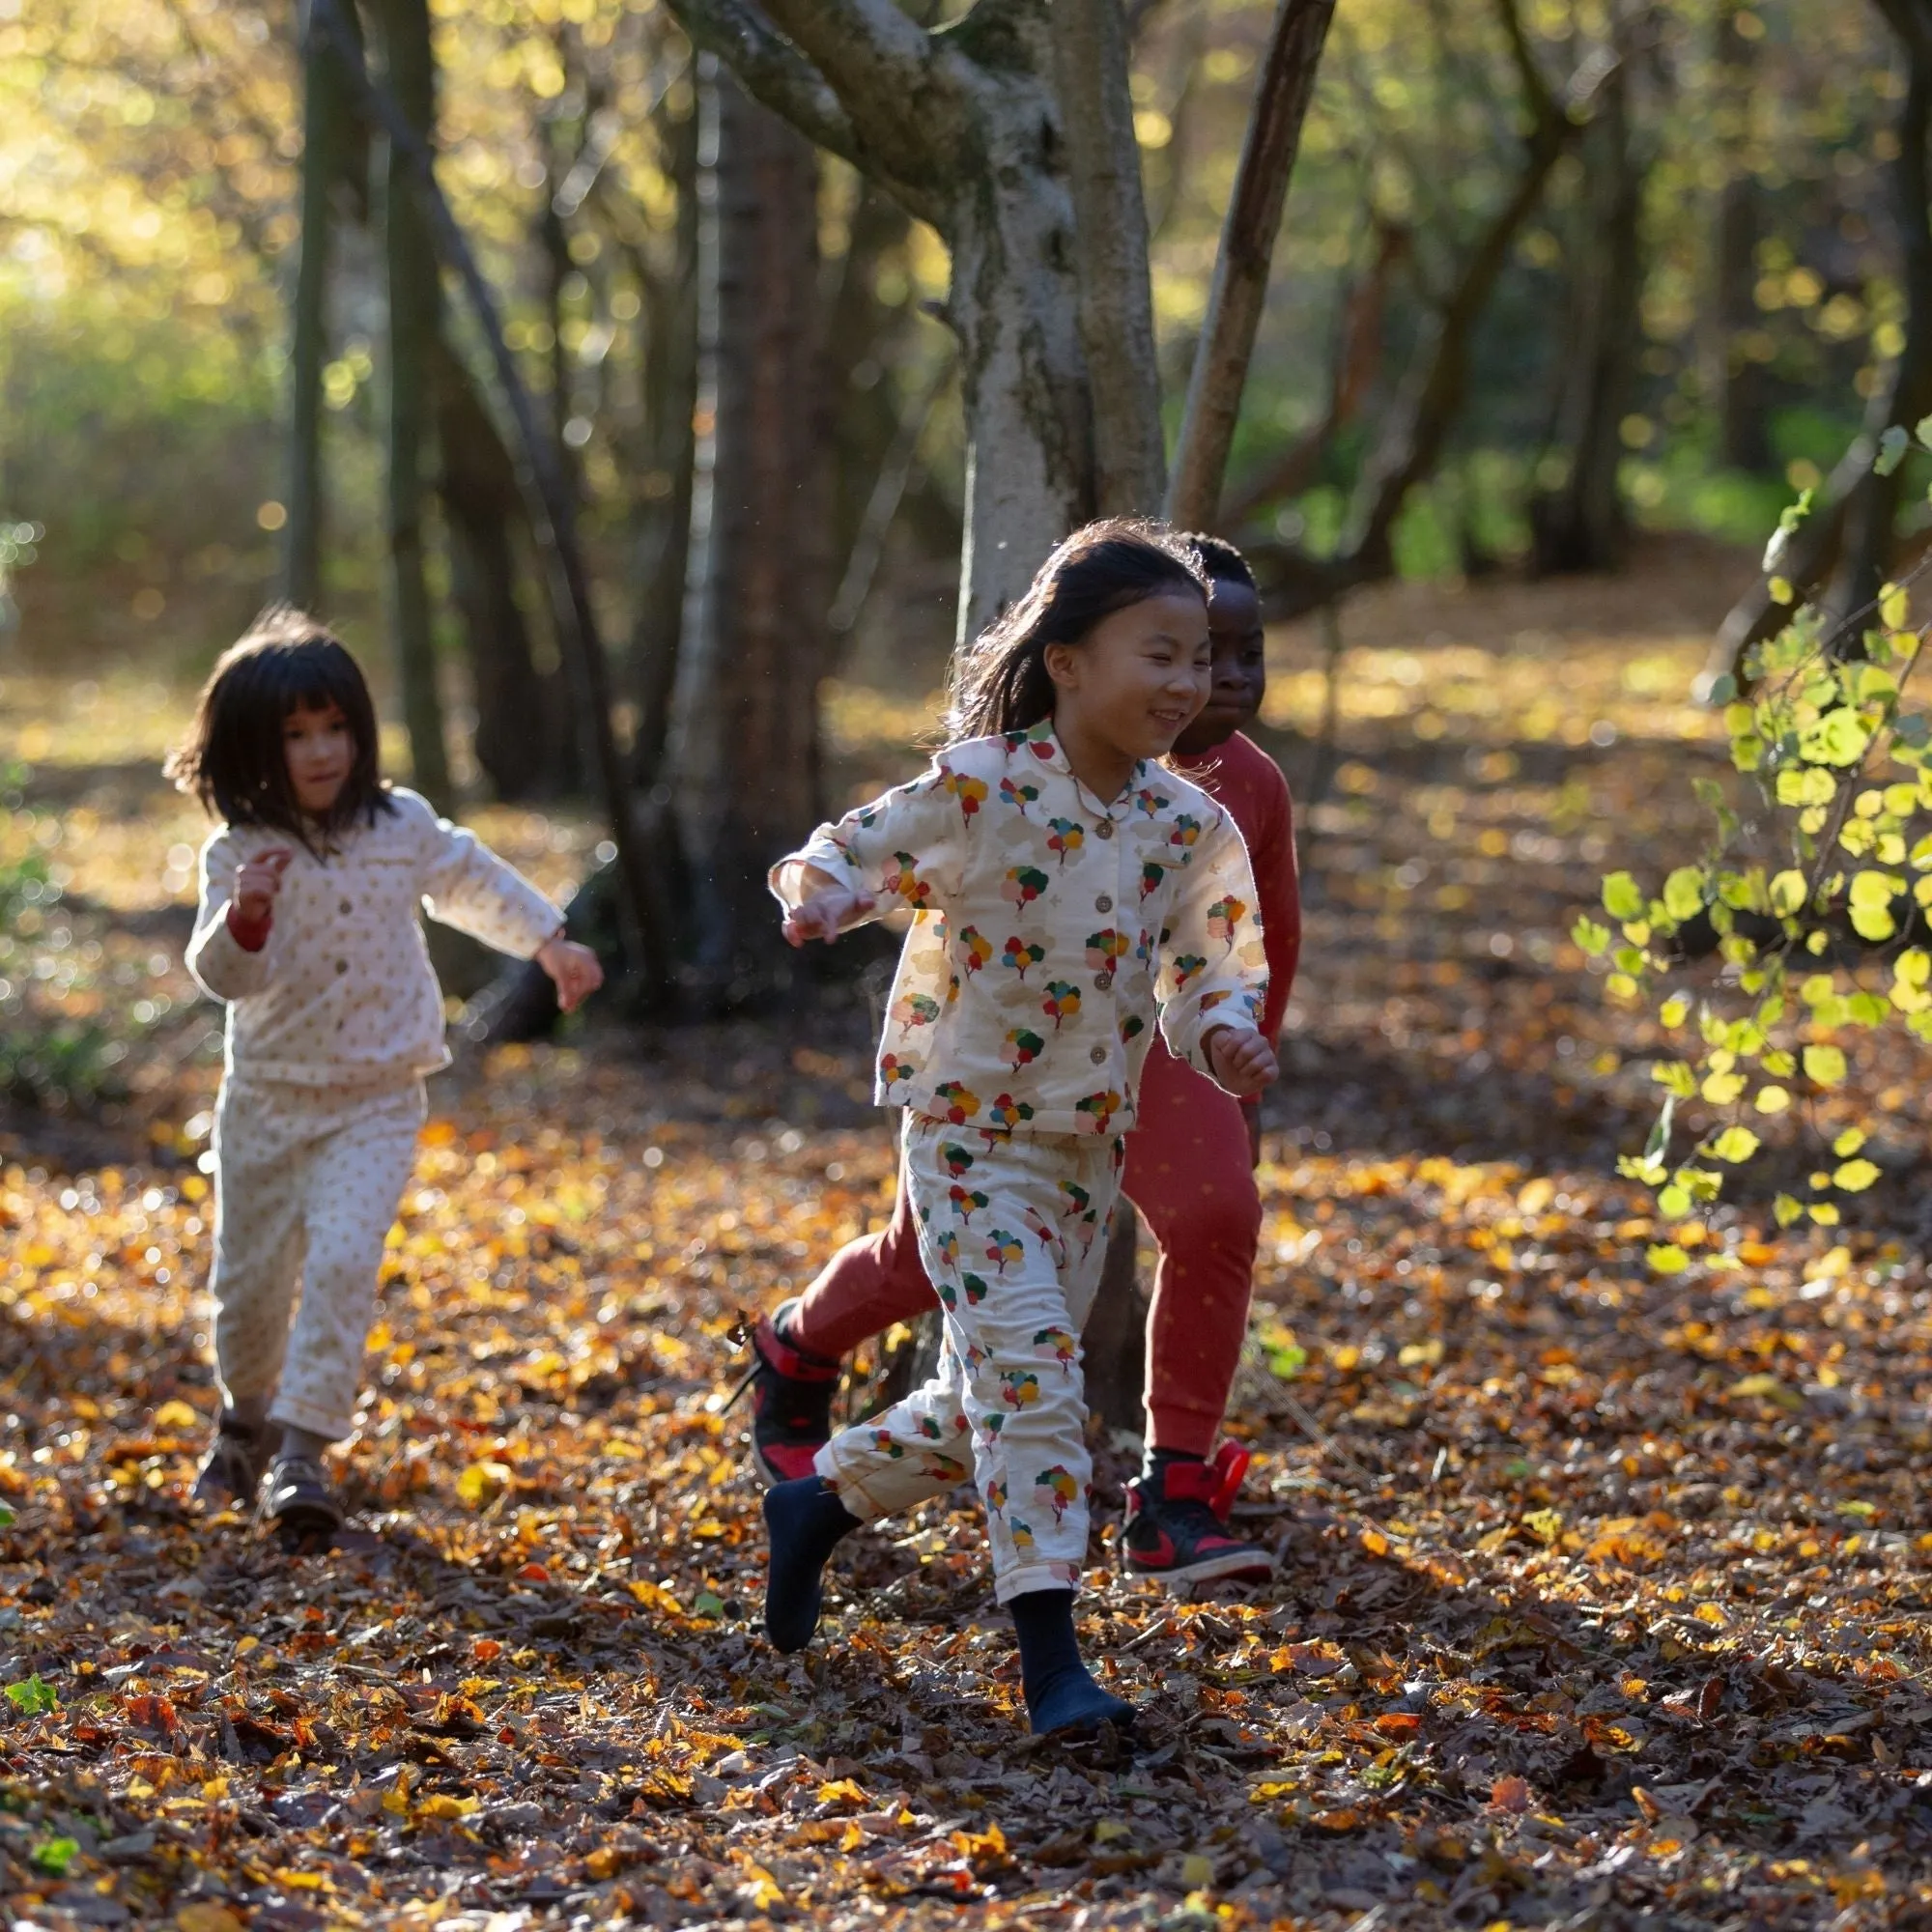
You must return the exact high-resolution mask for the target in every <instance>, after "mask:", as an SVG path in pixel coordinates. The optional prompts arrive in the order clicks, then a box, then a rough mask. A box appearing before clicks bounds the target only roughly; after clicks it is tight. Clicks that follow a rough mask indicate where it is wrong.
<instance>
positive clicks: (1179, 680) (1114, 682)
mask: <svg viewBox="0 0 1932 1932" xmlns="http://www.w3.org/2000/svg"><path fill="white" fill-rule="evenodd" d="M1212 662H1213V659H1212V649H1211V646H1210V644H1209V642H1208V611H1207V607H1206V606H1205V605H1204V604H1203V603H1202V601H1201V599H1200V598H1198V597H1192V596H1188V595H1186V594H1185V593H1184V592H1178V591H1177V592H1173V593H1169V594H1166V595H1163V596H1160V597H1146V598H1143V599H1142V600H1141V601H1140V602H1139V603H1138V604H1129V605H1128V606H1127V607H1126V608H1125V609H1124V610H1122V611H1113V612H1112V613H1111V614H1109V615H1108V616H1105V617H1102V618H1101V619H1100V621H1099V622H1098V623H1097V624H1095V625H1094V628H1093V629H1092V630H1091V631H1089V632H1088V634H1087V635H1086V637H1085V638H1083V639H1081V640H1080V642H1079V643H1077V644H1050V645H1049V646H1048V647H1047V652H1046V668H1047V672H1048V675H1049V676H1051V677H1052V679H1053V682H1054V687H1055V691H1056V693H1057V696H1058V698H1059V702H1058V703H1057V704H1056V705H1055V707H1054V720H1055V723H1056V725H1059V726H1061V727H1062V734H1063V737H1064V736H1065V730H1066V729H1067V728H1068V727H1070V728H1072V729H1074V730H1076V731H1079V732H1081V733H1082V734H1084V735H1091V736H1092V737H1094V738H1095V739H1098V740H1100V741H1102V742H1104V743H1105V744H1107V745H1108V746H1109V747H1110V749H1112V750H1114V751H1116V752H1118V753H1121V754H1122V755H1123V756H1125V757H1128V758H1158V757H1163V756H1165V755H1166V753H1168V752H1169V751H1171V750H1172V749H1173V746H1174V741H1175V739H1177V738H1178V737H1179V735H1180V734H1181V732H1183V731H1184V730H1186V728H1187V727H1188V725H1190V724H1192V723H1193V721H1194V717H1195V714H1196V713H1197V712H1199V711H1200V709H1201V707H1202V706H1203V705H1204V704H1205V703H1207V701H1208V689H1209V685H1210V681H1211V677H1212Z"/></svg>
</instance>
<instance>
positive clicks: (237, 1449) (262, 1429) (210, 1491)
mask: <svg viewBox="0 0 1932 1932" xmlns="http://www.w3.org/2000/svg"><path fill="white" fill-rule="evenodd" d="M268 1463H269V1432H268V1429H267V1427H266V1426H265V1425H263V1424H260V1423H257V1424H255V1425H254V1426H253V1427H251V1426H250V1425H249V1424H247V1423H245V1422H241V1421H240V1420H238V1419H237V1418H236V1417H235V1416H234V1415H233V1414H231V1413H228V1412H226V1411H224V1412H223V1414H222V1417H221V1420H220V1421H219V1422H218V1423H217V1424H216V1425H215V1430H214V1440H213V1442H211V1443H210V1444H209V1445H208V1453H207V1454H206V1455H205V1456H203V1457H202V1459H201V1467H200V1469H199V1470H198V1471H197V1472H196V1474H195V1479H194V1500H195V1501H196V1502H198V1503H199V1504H200V1505H201V1506H202V1508H203V1509H206V1510H224V1509H243V1510H248V1509H253V1508H254V1507H255V1493H256V1492H257V1491H258V1490H260V1488H261V1487H262V1471H263V1470H264V1469H265V1468H267V1467H268Z"/></svg>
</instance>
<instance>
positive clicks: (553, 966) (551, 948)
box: [537, 933, 604, 1013]
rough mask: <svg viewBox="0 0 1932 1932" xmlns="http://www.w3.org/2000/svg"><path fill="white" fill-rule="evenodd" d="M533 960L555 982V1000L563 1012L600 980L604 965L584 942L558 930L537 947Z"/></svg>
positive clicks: (571, 1009)
mask: <svg viewBox="0 0 1932 1932" xmlns="http://www.w3.org/2000/svg"><path fill="white" fill-rule="evenodd" d="M537 964H538V965H539V966H541V967H542V968H543V969H544V971H545V972H546V973H548V974H549V975H550V977H551V979H552V980H554V981H555V983H556V1003H557V1006H558V1007H559V1008H560V1009H562V1010H563V1011H564V1012H567V1013H569V1012H575V1011H576V1010H577V1009H578V1008H579V1007H581V1006H582V1004H583V1003H584V1001H585V1000H587V999H588V998H589V997H590V996H591V994H592V993H594V992H595V991H596V990H597V989H598V987H599V986H601V985H602V984H603V983H604V968H603V965H602V963H601V962H600V961H599V959H598V957H597V955H596V953H594V952H591V950H590V949H589V947H587V946H580V945H579V944H578V943H577V941H576V940H574V939H566V938H564V936H563V935H562V934H561V933H558V934H557V936H556V937H555V938H554V939H547V940H545V941H544V943H543V945H542V946H541V947H539V948H538V949H537Z"/></svg>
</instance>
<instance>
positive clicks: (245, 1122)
mask: <svg viewBox="0 0 1932 1932" xmlns="http://www.w3.org/2000/svg"><path fill="white" fill-rule="evenodd" d="M424 1112H425V1100H424V1094H423V1086H422V1082H421V1081H420V1080H412V1081H411V1082H410V1083H409V1084H408V1085H407V1086H405V1087H401V1088H396V1087H388V1088H384V1089H380V1090H378V1091H376V1092H374V1093H371V1092H370V1091H369V1089H367V1088H366V1087H364V1088H343V1087H298V1086H294V1085H290V1084H288V1083H285V1082H281V1081H252V1082H251V1081H246V1080H236V1079H230V1080H228V1081H226V1082H224V1083H223V1086H222V1089H221V1096H220V1098H219V1100H218V1101H217V1102H216V1104H215V1115H214V1161H215V1168H214V1177H215V1178H214V1188H215V1195H214V1201H215V1208H214V1272H213V1280H212V1281H211V1283H210V1288H211V1290H212V1292H213V1296H214V1302H215V1317H214V1361H215V1370H216V1373H217V1375H218V1376H219V1377H220V1380H221V1393H222V1399H223V1401H224V1402H226V1403H227V1404H228V1405H229V1406H231V1407H232V1406H235V1405H236V1404H237V1403H238V1402H248V1401H251V1400H260V1399H261V1398H263V1397H265V1396H266V1397H271V1398H272V1400H271V1402H270V1408H269V1419H270V1421H271V1422H275V1423H280V1424H282V1425H284V1426H292V1427H294V1428H297V1429H305V1430H308V1431H310V1432H311V1433H312V1434H314V1435H324V1436H327V1437H328V1438H329V1439H330V1440H331V1441H333V1440H337V1439H339V1438H340V1437H342V1436H344V1435H348V1434H349V1432H350V1429H351V1428H352V1427H353V1426H354V1420H355V1397H356V1393H357V1391H358V1390H359V1389H360V1387H361V1384H362V1355H363V1350H364V1348H365V1346H366V1344H367V1341H368V1336H369V1321H370V1317H371V1315H372V1314H373V1312H374V1308H375V1299H376V1280H377V1275H378V1272H379V1270H380V1269H381V1267H382V1263H383V1244H384V1240H385V1239H386V1238H387V1236H388V1233H389V1229H390V1226H391V1225H392V1224H393V1222H394V1221H395V1218H396V1204H397V1203H398V1202H399V1201H400V1200H401V1199H402V1193H403V1189H404V1187H405V1186H406V1185H407V1184H408V1182H409V1178H410V1170H411V1168H412V1166H413V1164H414V1161H415V1151H416V1136H417V1134H418V1133H419V1132H420V1131H421V1128H422V1123H423V1119H424ZM298 1281H299V1282H300V1284H301V1299H300V1304H299V1306H294V1304H295V1301H296V1285H297V1283H298ZM292 1306H294V1321H293V1322H291V1320H290V1313H291V1308H292Z"/></svg>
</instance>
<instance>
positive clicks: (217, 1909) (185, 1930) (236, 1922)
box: [175, 1899, 242, 1932]
mask: <svg viewBox="0 0 1932 1932" xmlns="http://www.w3.org/2000/svg"><path fill="white" fill-rule="evenodd" d="M175 1928H176V1932H242V1927H241V1919H239V1918H236V1916H235V1915H234V1913H232V1912H230V1911H229V1909H228V1908H227V1906H225V1905H215V1904H213V1903H212V1902H211V1901H210V1900H208V1899H196V1900H195V1901H194V1903H193V1904H191V1905H184V1906H183V1907H182V1909H181V1910H180V1911H179V1912H177V1913H176V1914H175Z"/></svg>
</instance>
